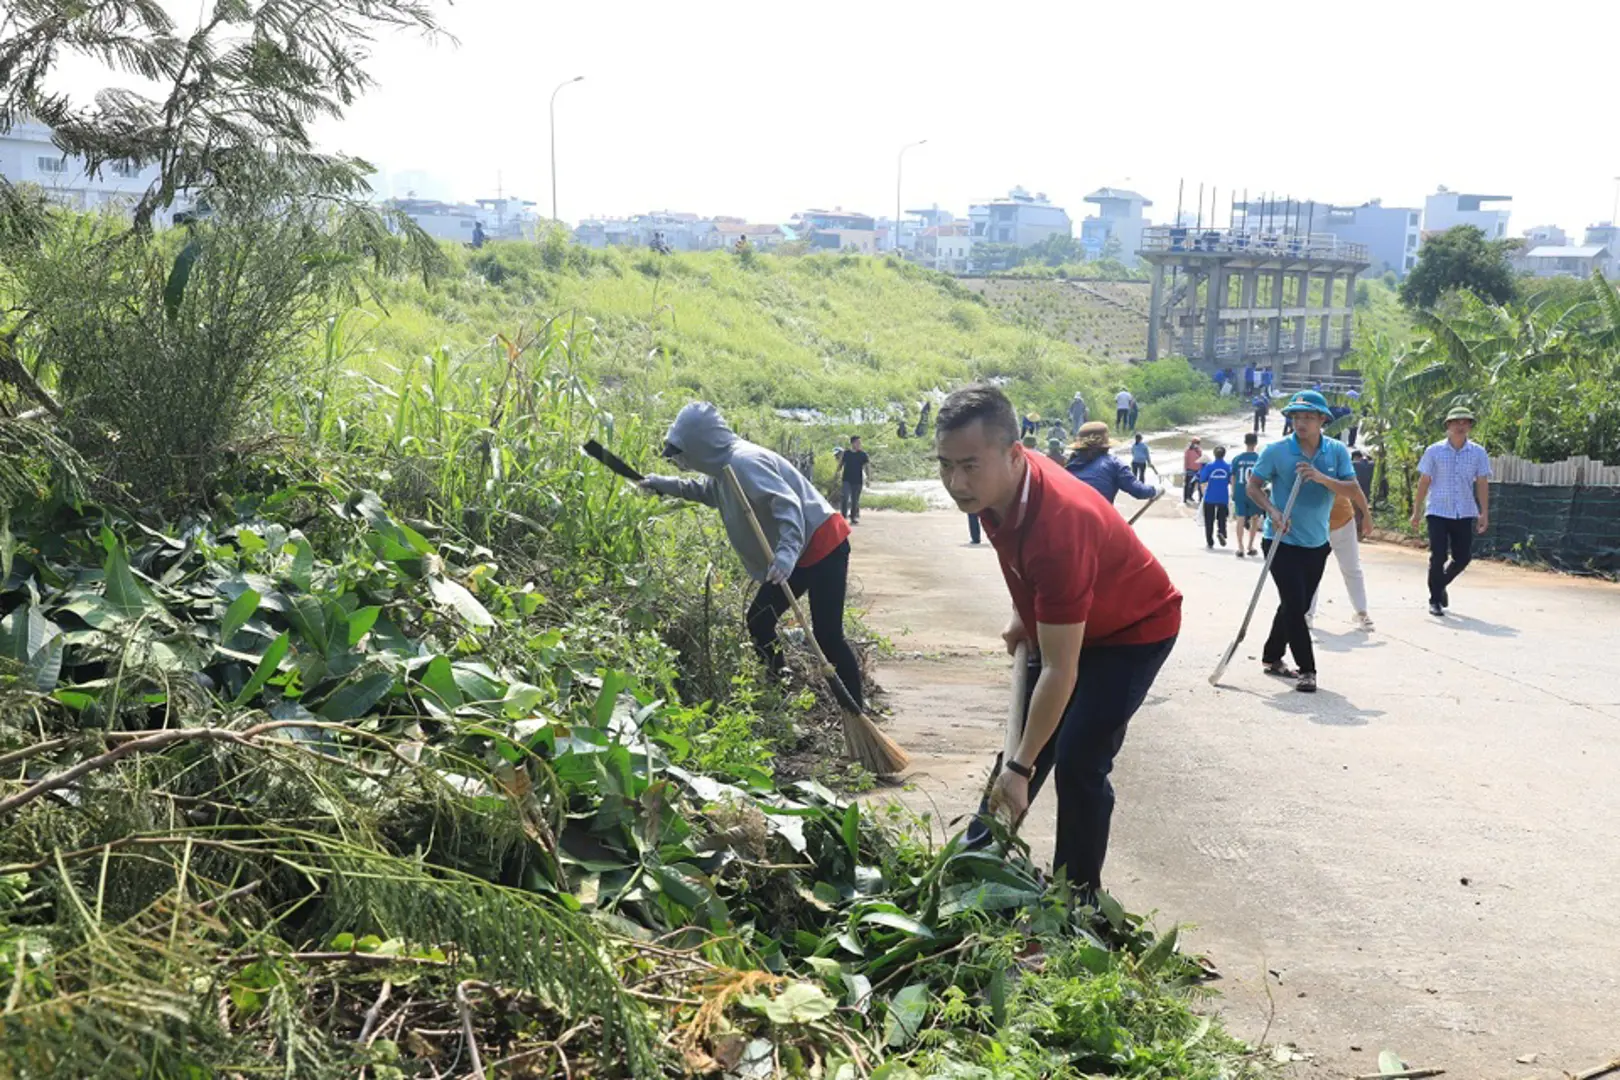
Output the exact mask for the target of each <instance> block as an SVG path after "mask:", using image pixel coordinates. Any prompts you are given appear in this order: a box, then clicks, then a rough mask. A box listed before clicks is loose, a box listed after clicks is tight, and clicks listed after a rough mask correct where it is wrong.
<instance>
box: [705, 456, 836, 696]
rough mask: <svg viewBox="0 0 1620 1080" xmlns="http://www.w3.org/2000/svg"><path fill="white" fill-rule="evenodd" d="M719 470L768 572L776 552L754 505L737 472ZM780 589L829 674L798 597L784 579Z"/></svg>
mask: <svg viewBox="0 0 1620 1080" xmlns="http://www.w3.org/2000/svg"><path fill="white" fill-rule="evenodd" d="M720 471H721V472H722V473H724V474H725V477H726V481H727V483H729V484H730V485H731V490H732V493H733V494H735V495H736V496H737V498H738V499H739V500H740V501H741V502H742V505H743V512H744V513H746V514H747V515H748V524H749V525H750V526H752V528H753V530H754V539H756V540H758V541H759V550H760V553H761V554H762V555H764V556H765V570H766V572H767V573H769V572H770V568H771V564H772V563H773V562H775V560H776V553H775V552H774V551H772V550H771V542H770V540H768V539H766V537H765V530H764V529H762V528H760V526H759V518H757V517H755V516H754V506H753V504H752V503H750V502H749V501H748V495H747V493H746V492H744V491H743V486H742V481H741V480H738V479H737V473H736V472H735V471H734V470H733V469H732V467H731V466H730V465H726V466H724V467H722V468H721V470H720ZM781 589H782V595H783V596H785V597H787V602H788V604H789V605H790V606H791V607H792V608H793V617H794V618H795V619H798V620H799V625H800V626H802V627H804V636H805V639H806V640H807V641H809V642H810V648H811V650H812V651H814V652H815V654H816V662H817V663H819V664H820V665H821V672H822V674H823V675H831V674H832V673H833V666H832V664H830V663H828V662H827V654H826V653H824V652H822V651H821V642H819V641H817V640H816V634H815V631H814V630H812V629H811V628H810V620H808V619H806V618H805V617H804V609H803V608H801V607H799V598H798V597H797V596H794V595H793V586H791V585H789V584H788V583H787V582H785V581H784V582H782V585H781Z"/></svg>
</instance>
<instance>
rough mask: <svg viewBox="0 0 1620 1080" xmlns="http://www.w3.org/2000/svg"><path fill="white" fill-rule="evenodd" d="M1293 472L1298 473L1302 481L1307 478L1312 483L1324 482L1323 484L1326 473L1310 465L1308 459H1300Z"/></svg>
mask: <svg viewBox="0 0 1620 1080" xmlns="http://www.w3.org/2000/svg"><path fill="white" fill-rule="evenodd" d="M1294 472H1295V473H1297V474H1298V475H1299V479H1300V481H1301V482H1302V483H1303V482H1304V481H1307V480H1308V481H1311V482H1312V483H1317V484H1324V486H1325V481H1326V480H1327V475H1326V474H1325V473H1323V472H1322V470H1321V469H1318V468H1317V467H1316V466H1315V465H1312V464H1311V463H1310V462H1308V461H1302V462H1300V463H1299V464H1298V465H1295V466H1294Z"/></svg>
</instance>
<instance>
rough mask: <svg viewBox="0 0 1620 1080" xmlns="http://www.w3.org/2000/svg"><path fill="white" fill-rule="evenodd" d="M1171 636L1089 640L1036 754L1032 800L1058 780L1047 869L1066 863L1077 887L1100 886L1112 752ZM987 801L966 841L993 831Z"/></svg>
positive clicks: (1030, 686)
mask: <svg viewBox="0 0 1620 1080" xmlns="http://www.w3.org/2000/svg"><path fill="white" fill-rule="evenodd" d="M1175 644H1176V639H1175V638H1173V637H1172V638H1168V639H1166V640H1164V641H1155V642H1153V643H1152V644H1149V645H1090V646H1087V647H1085V648H1083V649H1081V650H1080V671H1079V677H1078V678H1077V679H1076V680H1075V684H1074V693H1073V694H1072V695H1071V696H1070V697H1069V704H1068V705H1067V706H1065V707H1064V709H1063V719H1062V720H1061V721H1059V722H1058V728H1057V731H1055V732H1053V733H1052V737H1051V738H1050V739H1048V740H1047V742H1046V746H1044V747H1043V748H1042V749H1041V752H1040V754H1038V755H1037V756H1036V758H1035V762H1034V769H1035V776H1034V778H1033V779H1031V780H1030V782H1029V801H1030V803H1031V804H1033V803H1034V802H1035V797H1036V795H1038V794H1039V793H1040V790H1041V788H1042V787H1044V786H1045V785H1046V780H1047V777H1052V778H1053V786H1054V787H1056V788H1057V801H1058V803H1057V847H1056V849H1055V850H1054V852H1053V854H1052V872H1053V873H1054V874H1055V873H1058V872H1059V871H1066V872H1067V874H1068V879H1069V883H1070V884H1071V885H1073V886H1074V887H1075V888H1076V889H1078V890H1080V891H1081V892H1082V894H1084V893H1086V892H1092V891H1095V890H1096V889H1099V888H1101V887H1102V867H1103V860H1104V859H1105V858H1106V857H1107V855H1108V827H1109V823H1110V821H1111V820H1112V819H1113V816H1114V785H1113V784H1112V783H1110V782H1109V780H1108V774H1109V773H1110V772H1112V771H1113V768H1114V757H1115V755H1117V754H1118V753H1119V748H1120V747H1121V746H1123V745H1124V744H1125V728H1126V726H1127V725H1128V724H1130V722H1131V717H1132V716H1135V715H1136V710H1137V709H1139V708H1141V707H1142V701H1143V700H1144V699H1145V698H1146V697H1147V693H1148V690H1149V689H1150V688H1151V687H1152V686H1153V680H1154V678H1155V677H1157V676H1158V674H1159V668H1161V667H1162V666H1164V661H1165V659H1166V658H1167V657H1168V656H1169V655H1170V650H1171V649H1172V648H1174V647H1175ZM1040 673H1041V662H1040V659H1039V658H1032V659H1031V660H1030V662H1029V679H1028V680H1027V684H1026V689H1025V696H1024V711H1025V713H1026V714H1027V713H1028V711H1029V699H1030V697H1031V696H1032V695H1033V694H1034V693H1035V680H1036V679H1037V678H1039V677H1040ZM989 812H990V810H989V807H987V806H984V805H982V804H981V805H980V806H979V816H978V818H976V819H975V820H974V822H973V823H972V824H971V825H970V826H968V832H967V843H968V846H970V847H977V846H980V845H982V844H984V843H986V842H988V840H989V839H990V830H989V829H988V828H987V827H986V825H985V823H984V819H985V818H986V817H987V815H988V814H989Z"/></svg>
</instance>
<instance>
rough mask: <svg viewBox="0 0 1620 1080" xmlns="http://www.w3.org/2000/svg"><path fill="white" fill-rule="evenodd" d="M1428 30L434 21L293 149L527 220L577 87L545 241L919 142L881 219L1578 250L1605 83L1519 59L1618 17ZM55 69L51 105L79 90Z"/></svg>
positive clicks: (1001, 20) (868, 187)
mask: <svg viewBox="0 0 1620 1080" xmlns="http://www.w3.org/2000/svg"><path fill="white" fill-rule="evenodd" d="M1439 6H1440V5H1422V6H1420V5H1415V4H1410V3H1408V4H1396V3H1394V2H1392V0H1367V2H1365V3H1362V4H1360V5H1358V6H1357V8H1356V9H1354V11H1353V13H1352V14H1351V15H1349V16H1341V15H1340V14H1339V12H1340V11H1341V10H1342V9H1333V8H1311V7H1300V6H1297V5H1283V4H1281V3H1276V2H1274V0H1261V2H1259V3H1255V4H1249V5H1245V6H1244V7H1242V8H1228V7H1215V6H1210V5H1201V4H1196V5H1195V4H1192V3H1188V2H1184V0H1171V2H1169V3H1167V4H1164V5H1160V6H1158V7H1157V8H1155V9H1154V14H1153V16H1152V18H1151V20H1150V21H1149V20H1144V19H1143V18H1142V17H1141V16H1139V15H1133V14H1131V13H1129V12H1127V11H1126V10H1125V9H1124V8H1122V7H1120V8H1116V7H1109V8H1104V9H1101V10H1098V11H1096V12H1094V13H1082V12H1080V11H1078V10H1076V8H1075V6H1074V5H1065V4H1058V3H1051V2H1047V0H1033V2H1031V3H1028V4H1026V5H1024V6H1023V7H1021V8H1018V9H1009V10H1007V11H1006V12H1005V13H1004V14H1003V13H1001V12H993V13H990V14H988V15H986V14H984V13H982V12H980V11H978V10H976V9H969V8H965V7H964V8H959V9H950V10H946V11H944V12H943V13H942V10H941V9H940V8H939V7H938V6H936V5H922V4H914V3H902V4H890V5H884V6H878V5H871V4H864V5H862V4H855V3H851V2H849V0H830V2H828V3H824V4H820V5H818V6H816V7H815V8H814V9H810V8H795V7H793V6H789V5H775V6H762V5H754V4H743V3H737V2H730V0H715V2H704V3H694V4H688V5H685V6H683V7H673V6H670V5H659V4H651V3H627V2H611V0H609V2H602V3H598V4H595V5H588V6H587V5H582V6H579V7H575V8H566V9H559V10H548V9H545V8H538V7H531V6H529V5H519V4H513V3H508V4H492V3H463V4H459V5H456V6H454V7H441V8H440V9H439V11H440V16H441V18H442V21H443V23H444V26H445V28H446V29H447V30H448V31H449V32H450V33H451V34H454V35H455V36H456V37H457V38H459V45H452V44H450V43H448V42H439V43H430V42H427V41H424V40H422V39H421V38H420V37H416V36H411V35H405V34H391V35H388V36H385V37H383V38H382V39H380V40H379V41H378V43H377V46H376V49H375V57H374V60H373V62H372V65H371V71H372V73H373V74H374V75H375V76H376V78H377V80H378V86H377V87H376V89H374V90H373V91H372V92H371V93H370V94H369V95H368V96H366V97H365V98H363V99H362V100H360V101H359V102H358V103H356V105H355V106H353V107H352V108H351V109H350V111H349V114H348V115H347V116H346V117H345V118H344V119H343V120H341V121H337V122H322V123H321V124H319V125H317V128H316V131H317V135H318V137H319V138H320V140H321V143H322V145H323V146H325V147H326V148H328V149H332V150H342V151H345V152H348V153H353V154H358V155H360V156H362V157H365V158H367V159H368V160H370V161H371V162H373V163H374V164H375V165H377V166H378V167H379V169H381V170H382V171H383V174H384V175H383V177H381V178H380V183H379V189H380V190H381V191H382V192H383V193H384V194H391V193H399V194H403V193H404V190H405V189H407V188H410V187H415V188H416V190H417V193H418V194H419V195H422V196H425V197H438V198H453V199H457V200H466V201H471V200H473V199H476V198H486V197H490V196H493V195H494V194H495V193H496V191H497V187H499V188H500V190H502V191H503V192H504V193H505V194H508V195H512V196H516V197H520V198H524V199H528V200H532V201H533V202H534V203H535V204H536V206H537V207H538V209H539V210H540V211H541V212H542V213H549V211H550V206H551V186H550V180H549V170H550V165H549V157H548V141H547V100H548V98H549V97H550V95H551V92H552V89H553V88H554V87H555V86H556V85H557V84H558V83H560V82H563V81H564V80H567V79H570V78H572V77H574V76H576V75H584V76H585V80H584V81H583V82H581V83H578V84H577V85H573V86H568V87H566V88H565V89H563V90H562V92H561V94H560V95H559V96H558V99H557V156H558V174H559V175H558V181H559V182H558V210H559V216H560V217H562V218H563V219H564V220H566V221H569V222H577V221H579V220H581V219H582V218H586V217H596V216H612V217H623V216H627V215H630V214H635V213H644V212H647V211H650V210H664V209H669V210H679V211H690V212H694V213H699V214H704V215H714V214H733V215H737V216H741V217H745V218H747V219H749V220H751V221H759V222H777V221H785V220H786V219H787V218H788V217H789V216H791V215H792V214H793V213H795V212H797V211H801V210H804V209H806V208H808V207H812V206H815V207H826V208H832V207H834V206H841V207H843V208H845V209H849V210H859V211H862V212H864V213H868V214H872V215H874V216H887V215H892V214H893V213H894V205H895V155H896V152H897V151H898V150H899V148H900V147H901V146H902V145H903V144H905V143H908V142H914V141H916V140H919V139H927V140H928V143H927V145H925V146H920V147H917V148H915V149H913V150H911V151H909V152H908V153H907V155H906V159H905V188H904V191H905V198H904V203H905V208H906V209H912V208H916V207H924V206H931V205H934V204H938V205H939V206H941V207H942V208H945V209H948V210H951V211H953V212H954V213H957V214H965V213H966V211H967V208H968V205H969V204H970V203H973V202H979V201H983V200H984V199H987V198H993V197H999V196H1002V195H1005V194H1006V193H1007V191H1008V190H1009V189H1011V188H1013V187H1014V186H1018V185H1021V186H1023V187H1025V188H1026V189H1028V190H1029V191H1031V192H1036V191H1044V192H1045V193H1046V194H1047V195H1048V196H1049V197H1050V198H1051V199H1052V201H1054V202H1056V203H1058V204H1060V205H1062V206H1064V207H1066V208H1067V209H1068V211H1069V213H1070V216H1071V217H1072V218H1073V219H1074V220H1075V221H1077V222H1078V221H1079V220H1080V219H1081V218H1083V217H1084V216H1086V214H1087V212H1088V210H1089V208H1088V206H1087V204H1085V203H1084V202H1083V197H1084V196H1085V195H1086V194H1087V193H1089V192H1090V191H1092V190H1095V189H1096V188H1099V187H1105V186H1122V187H1129V188H1132V189H1135V190H1137V191H1140V192H1142V193H1143V194H1144V195H1146V196H1147V197H1148V198H1149V199H1151V200H1152V201H1153V203H1154V206H1153V208H1152V209H1151V210H1149V211H1148V213H1149V216H1150V217H1152V218H1153V219H1154V220H1157V221H1168V220H1169V219H1171V218H1172V217H1173V216H1174V213H1175V207H1176V189H1177V183H1178V181H1181V180H1183V179H1184V180H1185V182H1186V194H1185V196H1184V198H1183V205H1184V206H1185V208H1186V209H1188V210H1193V209H1195V208H1196V204H1197V198H1198V195H1197V193H1198V189H1199V185H1200V184H1202V185H1204V191H1205V199H1206V207H1207V205H1208V199H1209V197H1210V192H1211V190H1212V189H1213V190H1214V191H1215V192H1216V193H1217V195H1216V198H1217V210H1216V217H1217V220H1224V218H1225V215H1226V212H1227V207H1228V205H1229V201H1230V198H1231V195H1232V193H1234V192H1236V193H1237V194H1238V195H1239V196H1241V195H1242V193H1243V191H1244V190H1245V189H1247V191H1248V193H1249V195H1250V197H1251V198H1258V197H1259V196H1260V195H1261V194H1262V193H1263V192H1268V191H1269V192H1273V193H1276V194H1277V195H1279V196H1292V197H1294V198H1296V199H1300V198H1304V199H1316V200H1319V201H1321V202H1328V203H1338V204H1350V205H1357V204H1360V203H1363V202H1366V201H1368V200H1370V199H1374V198H1381V199H1382V200H1383V202H1384V204H1385V205H1386V206H1412V207H1421V206H1422V205H1423V199H1424V196H1426V195H1428V194H1430V193H1432V192H1433V191H1435V189H1436V188H1437V186H1438V185H1441V184H1444V185H1446V186H1447V187H1449V188H1451V189H1452V190H1454V191H1464V192H1474V193H1488V194H1499V195H1509V196H1512V199H1513V201H1512V203H1511V204H1510V206H1511V209H1512V211H1513V217H1512V222H1511V229H1510V234H1511V235H1515V236H1517V235H1519V234H1522V233H1523V232H1524V230H1526V229H1529V228H1531V227H1532V226H1536V225H1543V224H1556V225H1559V226H1561V227H1562V228H1564V229H1565V230H1567V231H1568V232H1569V233H1570V234H1571V236H1572V238H1573V239H1576V240H1578V239H1579V238H1580V233H1581V230H1582V229H1583V228H1584V227H1585V226H1586V225H1588V224H1592V223H1594V222H1596V221H1599V220H1606V219H1608V218H1609V217H1610V216H1611V213H1612V209H1613V206H1614V201H1615V193H1616V181H1615V179H1614V178H1615V177H1616V176H1617V175H1620V148H1616V147H1615V146H1614V145H1612V144H1611V140H1608V139H1604V138H1601V137H1600V138H1592V137H1591V134H1590V128H1591V126H1592V124H1591V121H1590V119H1588V117H1589V115H1590V114H1591V113H1592V111H1593V110H1592V109H1589V108H1585V107H1584V106H1585V104H1586V103H1588V102H1601V101H1604V100H1611V99H1612V98H1613V96H1614V92H1613V91H1614V87H1615V86H1620V76H1616V75H1615V74H1614V72H1615V65H1614V64H1613V63H1611V62H1609V61H1608V59H1607V57H1605V56H1604V55H1603V53H1601V52H1600V53H1597V54H1595V56H1594V59H1595V60H1596V62H1589V63H1577V62H1566V63H1563V64H1562V65H1561V67H1560V68H1559V70H1558V71H1557V81H1556V83H1551V82H1549V80H1548V79H1547V78H1546V77H1545V73H1546V72H1547V71H1548V70H1550V65H1551V64H1552V62H1553V61H1551V60H1548V59H1544V58H1542V57H1544V56H1546V55H1547V54H1548V53H1549V52H1550V51H1551V50H1552V49H1553V47H1554V46H1555V45H1556V44H1558V43H1562V42H1566V41H1570V40H1572V39H1575V40H1586V39H1590V40H1595V41H1598V42H1601V43H1603V44H1604V45H1608V46H1609V51H1610V52H1611V53H1612V52H1613V47H1612V45H1610V43H1611V42H1612V41H1613V40H1614V31H1616V30H1620V13H1617V12H1616V11H1615V10H1614V9H1612V8H1610V9H1606V10H1605V11H1604V12H1603V13H1600V14H1597V15H1595V16H1594V14H1593V9H1592V8H1591V7H1589V6H1586V5H1579V4H1576V3H1573V2H1569V0H1549V2H1547V3H1544V4H1541V5H1538V6H1537V7H1536V8H1535V9H1533V10H1532V9H1514V10H1511V11H1504V12H1499V13H1498V12H1492V13H1490V14H1489V15H1486V14H1483V13H1477V14H1476V13H1475V12H1472V11H1470V12H1465V13H1461V14H1458V13H1455V12H1454V11H1440V10H1433V9H1435V8H1438V7H1439ZM1447 6H1448V7H1449V5H1447ZM186 7H187V5H178V4H177V5H175V6H174V8H173V10H174V11H175V12H176V14H177V15H179V14H181V12H182V11H183V10H184V9H185V8H186ZM942 16H943V17H942ZM185 18H194V15H191V14H190V13H189V12H187V13H186V15H185ZM182 25H189V24H188V23H187V22H186V21H185V20H184V19H183V20H182ZM1540 43H1545V45H1544V46H1543V47H1541V48H1540V49H1539V50H1538V48H1537V46H1538V44H1540ZM1560 58H1562V57H1560ZM1567 59H1570V60H1579V59H1581V54H1579V53H1576V54H1574V56H1573V57H1570V58H1567ZM70 70H71V75H70V77H69V78H68V85H70V86H71V87H72V88H73V89H75V90H79V91H84V90H87V89H95V88H98V87H99V86H100V85H102V84H103V83H104V80H102V81H97V80H98V77H97V75H96V74H95V73H94V72H92V71H89V70H87V69H85V68H84V67H83V66H78V67H75V68H72V69H70ZM1536 72H1541V73H1542V75H1541V76H1537V75H1536V74H1535V73H1536ZM124 82H125V83H126V84H127V83H128V80H124ZM1551 87H1556V90H1555V89H1552V88H1551ZM401 177H403V179H401ZM396 189H397V192H396ZM1206 213H1207V211H1206Z"/></svg>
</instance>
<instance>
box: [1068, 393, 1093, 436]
mask: <svg viewBox="0 0 1620 1080" xmlns="http://www.w3.org/2000/svg"><path fill="white" fill-rule="evenodd" d="M1089 419H1091V417H1090V416H1089V415H1088V414H1087V412H1086V399H1085V397H1084V396H1083V395H1082V394H1081V393H1080V391H1078V390H1076V391H1075V392H1074V400H1073V401H1071V402H1069V426H1070V427H1071V428H1073V429H1074V430H1075V432H1076V433H1078V432H1079V431H1080V429H1081V428H1082V427H1084V426H1085V423H1086V421H1087V420H1089Z"/></svg>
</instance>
